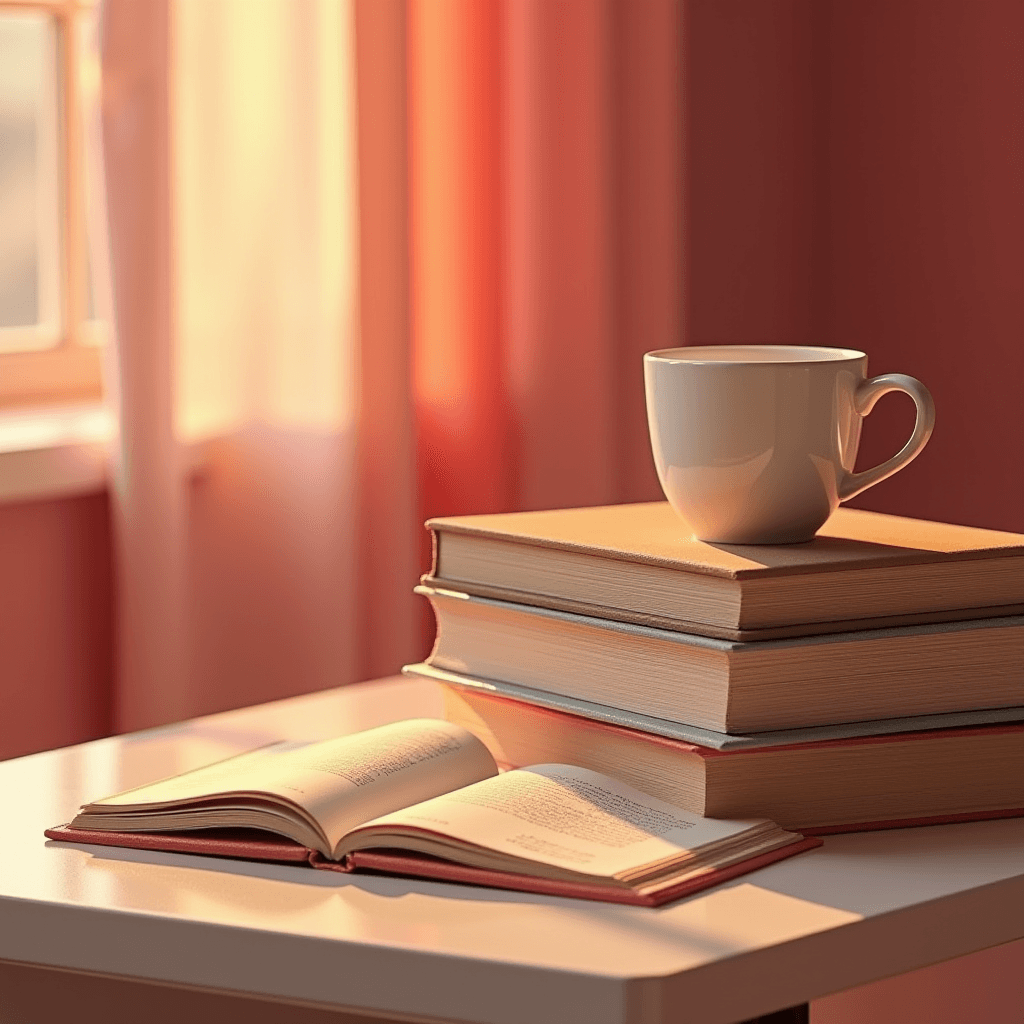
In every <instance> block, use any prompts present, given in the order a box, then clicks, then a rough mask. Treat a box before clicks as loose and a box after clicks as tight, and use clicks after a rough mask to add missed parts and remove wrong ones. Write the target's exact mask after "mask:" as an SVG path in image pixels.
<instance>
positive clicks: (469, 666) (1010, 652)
mask: <svg viewBox="0 0 1024 1024" xmlns="http://www.w3.org/2000/svg"><path fill="white" fill-rule="evenodd" d="M417 592H418V593H421V594H424V595H425V596H426V597H428V598H429V599H430V603H431V605H432V606H433V609H434V613H435V615H436V618H437V638H436V640H435V643H434V648H433V651H432V652H431V654H430V656H429V658H428V659H427V663H428V664H429V665H432V666H433V667H435V668H437V669H440V670H443V671H449V672H456V673H459V674H461V675H466V676H471V677H474V678H477V679H485V680H496V681H499V682H505V683H513V684H516V685H519V686H526V687H529V688H531V689H534V690H542V691H547V692H550V693H556V694H562V695H564V696H567V697H571V698H576V699H580V700H586V701H591V702H593V703H596V704H606V705H609V706H611V707H615V708H619V709H621V710H623V711H627V712H633V713H636V714H641V715H648V716H650V717H652V718H660V719H665V720H667V721H674V722H680V723H685V724H687V725H692V726H697V727H700V728H703V729H710V730H714V731H716V732H723V733H741V734H742V733H748V732H765V731H774V730H779V729H796V728H802V727H809V726H819V725H835V724H838V723H843V722H857V721H862V720H869V719H888V718H897V717H902V716H908V715H927V714H942V713H944V712H963V711H977V710H982V709H994V708H1007V707H1019V706H1021V705H1024V674H1022V673H1021V666H1022V665H1024V617H1022V616H1014V617H1007V618H998V619H997V618H989V619H976V620H970V621H967V622H946V623H931V624H928V625H917V626H902V627H897V628H892V629H879V630H860V631H857V632H852V633H833V634H825V635H818V636H809V637H793V638H788V639H780V640H763V641H735V640H717V639H714V638H711V637H705V636H699V635H696V634H687V633H679V632H676V631H672V630H664V629H655V628H652V627H648V626H638V625H634V624H631V623H622V622H615V621H612V620H609V619H598V618H593V617H591V616H585V615H575V614H572V613H570V612H561V611H554V610H551V609H547V608H534V607H530V606H529V605H522V604H512V603H510V602H507V601H493V600H489V599H487V598H479V597H472V596H470V595H467V594H461V593H458V592H456V591H449V590H439V589H436V588H429V587H419V588H417Z"/></svg>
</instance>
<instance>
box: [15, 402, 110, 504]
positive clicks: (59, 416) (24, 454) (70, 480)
mask: <svg viewBox="0 0 1024 1024" xmlns="http://www.w3.org/2000/svg"><path fill="white" fill-rule="evenodd" d="M113 436H114V417H113V416H112V414H111V412H110V410H109V409H107V408H106V407H105V406H103V405H100V404H99V403H89V404H81V405H62V406H54V407H49V408H40V409H28V410H19V411H17V412H14V411H10V412H7V411H5V412H3V413H0V502H14V501H35V500H41V499H46V498H66V497H74V496H77V495H83V494H96V493H99V492H101V491H104V490H105V489H106V487H107V479H108V465H109V450H110V441H111V439H112V438H113Z"/></svg>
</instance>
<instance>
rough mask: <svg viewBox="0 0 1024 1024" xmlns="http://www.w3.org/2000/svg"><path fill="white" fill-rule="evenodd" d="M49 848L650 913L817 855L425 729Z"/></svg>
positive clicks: (356, 743)
mask: <svg viewBox="0 0 1024 1024" xmlns="http://www.w3.org/2000/svg"><path fill="white" fill-rule="evenodd" d="M254 830H257V831H254ZM46 834H47V836H48V837H49V838H51V839H57V840H62V841H65V842H67V841H72V842H85V843H98V844H101V845H114V846H133V847H142V848H146V849H157V850H181V851H185V852H192V853H212V854H219V855H221V856H235V857H246V858H255V859H267V860H286V861H287V860H306V861H308V862H309V863H311V864H312V865H313V866H314V867H320V868H330V869H334V870H339V871H355V870H360V869H365V870H377V871H387V872H390V873H395V874H403V875H411V876H415V877H424V878H438V879H445V880H451V881H461V882H471V883H477V884H484V885H493V886H498V887H501V888H512V889H521V890H525V891H532V892H544V893H551V894H555V895H567V896H582V897H587V898H592V899H603V900H609V901H613V902H622V903H639V904H645V905H652V906H653V905H658V904H661V903H665V902H667V901H669V900H671V899H676V898H677V897H679V896H682V895H685V894H686V893H689V892H694V891H696V890H698V889H702V888H705V887H707V886H709V885H714V884H716V883H718V882H720V881H724V880H725V879H726V878H731V877H734V876H735V875H738V874H741V873H743V872H745V871H750V870H753V869H754V868H756V867H760V866H762V865H764V864H767V863H771V862H772V861H774V860H778V859H781V858H782V857H787V856H790V855H792V854H793V853H798V852H800V851H801V850H805V849H808V848H809V847H811V846H815V845H817V844H818V843H819V842H820V840H814V839H804V838H803V837H801V836H799V835H796V834H795V833H792V832H786V831H784V830H783V829H780V828H779V827H778V826H777V825H775V824H774V823H772V822H770V821H764V820H745V821H724V820H713V819H708V818H701V817H700V816H699V815H696V814H692V813H689V812H686V811H683V810H681V809H679V808H677V807H673V806H672V805H671V804H667V803H665V802H663V801H661V800H657V799H655V798H654V797H650V796H647V795H645V794H643V793H640V792H638V791H637V790H634V789H632V788H631V787H629V786H627V785H624V784H623V783H620V782H617V781H615V780H613V779H610V778H608V777H607V776H604V775H600V774H598V773H597V772H593V771H588V770H586V769H583V768H575V767H572V766H570V765H557V764H546V765H535V766H532V767H530V768H522V769H518V770H516V771H510V772H505V773H503V774H499V772H498V767H497V765H496V763H495V761H494V759H493V758H492V756H491V754H490V753H489V752H488V750H487V748H486V747H485V746H484V745H483V743H481V742H480V740H478V739H477V738H476V737H475V736H474V735H473V734H472V733H470V732H469V731H467V730H466V729H464V728H462V727H460V726H458V725H455V724H452V723H449V722H443V721H435V720H432V719H414V720H411V721H405V722H396V723H394V724H392V725H386V726H382V727H380V728H378V729H371V730H369V731H368V732H362V733H357V734H355V735H352V736H347V737H342V738H341V739H335V740H327V741H324V742H320V743H309V744H298V743H280V744H275V745H273V746H271V747H266V748H262V749H260V750H255V751H251V752H249V753H246V754H241V755H239V756H237V757H232V758H229V759H228V760H226V761H221V762H218V763H217V764H214V765H210V766H208V767H206V768H200V769H197V770H195V771H192V772H188V773H186V774H184V775H179V776H175V777H174V778H170V779H165V780H163V781H162V782H156V783H153V784H152V785H147V786H142V787H140V788H138V789H133V790H130V791H128V792H126V793H120V794H118V795H116V796H111V797H107V798H105V799H103V800H97V801H95V802H93V803H90V804H87V805H85V806H84V807H83V808H82V810H81V812H80V813H79V814H78V815H77V817H76V818H75V819H74V820H73V821H72V822H71V824H70V825H66V826H61V827H60V828H55V829H50V830H48V831H47V833H46Z"/></svg>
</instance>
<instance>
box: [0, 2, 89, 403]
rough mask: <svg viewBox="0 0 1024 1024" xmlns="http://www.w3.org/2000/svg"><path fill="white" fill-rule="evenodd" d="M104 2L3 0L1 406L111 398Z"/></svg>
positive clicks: (0, 44) (0, 20)
mask: <svg viewBox="0 0 1024 1024" xmlns="http://www.w3.org/2000/svg"><path fill="white" fill-rule="evenodd" d="M95 16H96V7H95V2H94V0H49V2H46V0H38V2H33V0H0V410H2V409H4V408H10V407H14V406H17V407H25V406H29V405H42V404H48V403H53V402H67V401H80V400H88V399H98V398H99V397H100V355H101V345H102V343H103V341H104V337H105V331H104V328H103V325H102V324H101V323H99V322H98V321H97V320H96V317H95V313H94V310H95V302H94V301H93V295H92V291H93V288H92V282H91V280H90V268H89V258H88V250H87V246H86V209H85V197H86V195H87V193H88V189H87V187H86V185H87V166H86V160H85V147H84V138H85V133H86V120H87V116H88V112H89V111H90V110H95V109H96V108H95V103H96V102H97V101H98V92H99V69H98V66H97V65H96V61H95V58H94V57H93V56H92V49H91V47H89V46H87V45H85V44H86V43H87V41H88V39H89V36H90V34H91V33H92V32H93V31H94V28H95Z"/></svg>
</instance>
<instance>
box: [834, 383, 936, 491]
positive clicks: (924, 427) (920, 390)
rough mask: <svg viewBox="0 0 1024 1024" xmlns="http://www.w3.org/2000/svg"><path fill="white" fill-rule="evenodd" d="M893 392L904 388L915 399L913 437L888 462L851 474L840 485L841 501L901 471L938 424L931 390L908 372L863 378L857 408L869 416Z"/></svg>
mask: <svg viewBox="0 0 1024 1024" xmlns="http://www.w3.org/2000/svg"><path fill="white" fill-rule="evenodd" d="M890 391H903V392H905V393H906V394H908V395H910V397H911V398H912V399H913V400H914V405H916V406H917V422H916V423H915V424H914V432H913V434H911V435H910V440H909V441H907V443H906V444H905V445H904V446H903V447H902V448H901V449H900V450H899V451H898V452H897V453H896V454H895V455H894V456H893V457H892V458H891V459H889V460H888V461H887V462H883V463H882V464H881V465H880V466H875V467H874V468H873V469H866V470H864V472H863V473H848V474H847V475H846V478H845V479H844V480H843V482H842V483H841V484H840V486H839V500H840V501H847V500H849V499H850V498H853V497H855V496H856V495H858V494H860V493H861V491H866V490H867V489H868V488H869V487H874V485H875V484H877V483H879V482H881V481H882V480H885V479H886V477H890V476H892V475H893V473H898V472H899V471H900V470H901V469H902V468H903V467H904V466H905V465H907V463H908V462H911V461H913V460H914V459H916V458H917V456H918V455H920V454H921V449H922V448H924V446H925V445H926V444H927V443H928V438H930V437H931V436H932V430H933V429H934V427H935V403H934V402H933V401H932V396H931V393H930V392H929V391H928V389H927V388H926V387H925V386H924V385H923V384H922V383H921V382H920V381H919V380H917V379H916V378H914V377H908V376H907V375H906V374H905V373H883V374H882V375H881V376H880V377H871V378H869V379H868V380H865V381H862V382H861V384H860V386H859V387H858V388H857V391H856V393H855V394H854V396H853V403H854V407H855V408H856V410H857V412H858V413H859V414H860V415H861V416H867V415H868V413H870V412H871V410H872V409H873V408H874V407H875V402H877V401H878V400H879V399H880V398H881V397H882V395H886V394H888V393H889V392H890Z"/></svg>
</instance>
